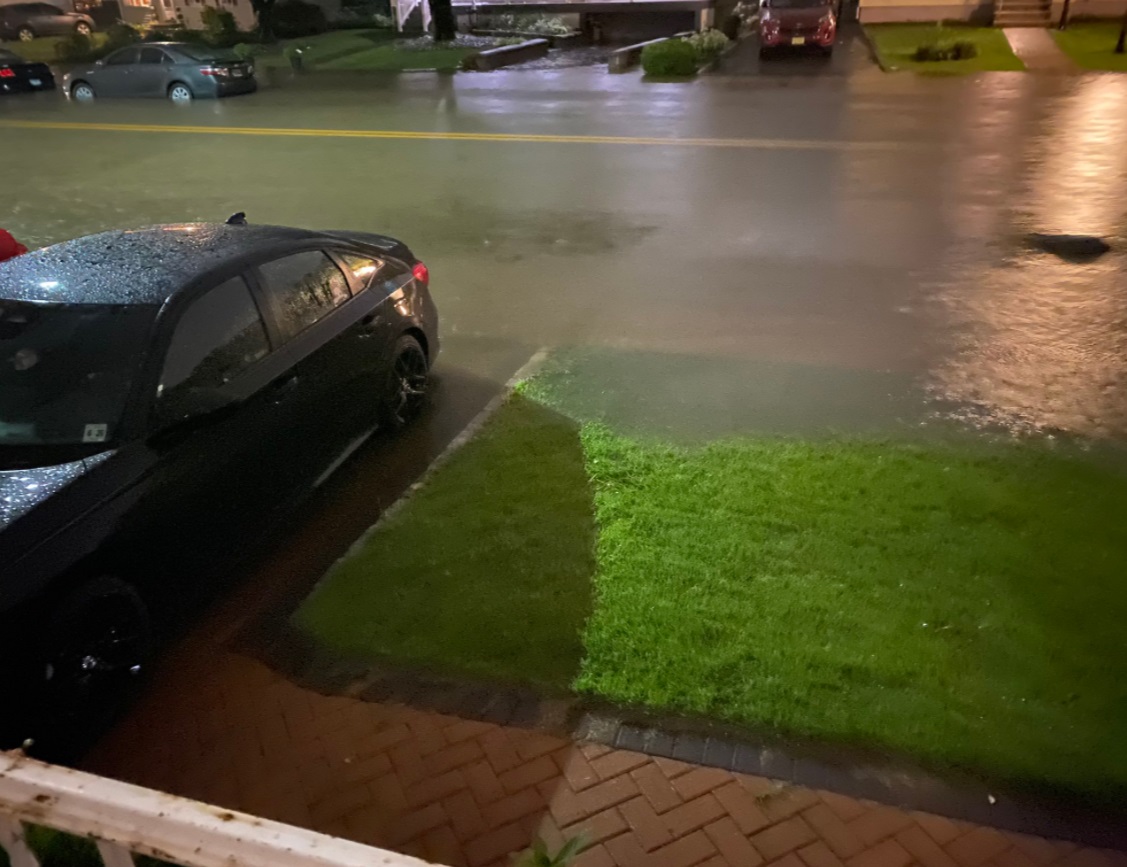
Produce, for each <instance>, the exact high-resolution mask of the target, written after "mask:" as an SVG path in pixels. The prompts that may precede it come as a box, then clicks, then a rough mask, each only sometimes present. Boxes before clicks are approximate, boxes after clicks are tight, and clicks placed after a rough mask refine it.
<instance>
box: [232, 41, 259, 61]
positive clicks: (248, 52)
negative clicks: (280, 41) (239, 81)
mask: <svg viewBox="0 0 1127 867" xmlns="http://www.w3.org/2000/svg"><path fill="white" fill-rule="evenodd" d="M231 50H232V51H234V52H235V56H236V57H238V58H239V60H254V58H255V57H257V56H258V55H259V54H261V53H262V51H263V47H262V46H261V45H254V44H252V43H249V42H240V43H238V44H237V45H235V46H234V47H233V48H232V49H231Z"/></svg>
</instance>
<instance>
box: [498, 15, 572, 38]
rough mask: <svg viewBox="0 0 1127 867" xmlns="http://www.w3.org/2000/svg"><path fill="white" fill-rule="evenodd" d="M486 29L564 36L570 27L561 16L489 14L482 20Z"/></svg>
mask: <svg viewBox="0 0 1127 867" xmlns="http://www.w3.org/2000/svg"><path fill="white" fill-rule="evenodd" d="M483 26H484V27H485V29H487V30H511V31H513V32H514V33H534V34H536V35H537V36H566V35H567V34H569V33H571V28H570V27H568V26H567V24H566V23H564V20H563V19H562V18H559V17H556V16H553V15H528V14H526V15H514V14H512V13H505V14H501V15H491V16H489V18H488V21H487V22H483Z"/></svg>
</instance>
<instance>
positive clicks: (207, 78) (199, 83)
mask: <svg viewBox="0 0 1127 867" xmlns="http://www.w3.org/2000/svg"><path fill="white" fill-rule="evenodd" d="M63 86H64V88H65V89H66V93H67V95H68V96H70V97H72V98H73V99H75V100H77V101H78V102H90V101H91V100H93V99H94V98H95V97H99V96H159V97H166V98H168V99H171V100H172V101H173V102H190V101H191V100H193V99H196V98H199V97H218V96H234V95H235V94H239V93H254V92H255V91H256V90H258V82H257V81H256V80H255V77H254V67H253V66H252V65H251V64H250V63H248V62H246V61H245V60H240V59H239V58H238V57H236V56H235V55H234V54H233V53H231V52H229V51H224V50H223V49H218V48H208V47H206V46H202V45H187V44H182V43H179V42H153V43H146V44H143V45H130V46H129V47H128V48H121V49H119V50H117V51H115V52H114V53H113V54H110V55H109V56H108V57H105V58H103V59H102V60H99V61H98V62H97V63H94V64H91V65H90V66H85V67H81V68H79V69H74V70H72V71H70V72H68V73H67V74H66V77H65V78H64V79H63Z"/></svg>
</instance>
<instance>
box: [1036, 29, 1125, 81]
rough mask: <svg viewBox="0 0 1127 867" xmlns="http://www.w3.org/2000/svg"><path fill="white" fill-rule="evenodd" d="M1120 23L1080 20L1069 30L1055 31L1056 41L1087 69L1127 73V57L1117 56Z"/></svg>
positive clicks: (1066, 52)
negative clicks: (1116, 45)
mask: <svg viewBox="0 0 1127 867" xmlns="http://www.w3.org/2000/svg"><path fill="white" fill-rule="evenodd" d="M1119 27H1120V22H1118V21H1079V22H1075V23H1073V24H1069V25H1068V29H1067V30H1065V31H1063V32H1062V31H1060V30H1053V31H1052V34H1053V38H1054V39H1056V41H1057V45H1059V46H1060V47H1061V50H1062V51H1063V52H1064V53H1065V54H1067V55H1068V56H1069V57H1071V58H1072V59H1073V60H1074V61H1076V64H1077V66H1081V67H1083V68H1084V69H1108V70H1112V71H1114V72H1127V54H1116V53H1115V43H1116V40H1117V39H1118V38H1119Z"/></svg>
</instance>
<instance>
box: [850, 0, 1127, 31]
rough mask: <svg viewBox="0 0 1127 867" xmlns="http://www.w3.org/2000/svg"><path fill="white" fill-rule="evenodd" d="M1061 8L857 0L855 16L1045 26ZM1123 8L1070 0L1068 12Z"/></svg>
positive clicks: (974, 0) (1041, 2)
mask: <svg viewBox="0 0 1127 867" xmlns="http://www.w3.org/2000/svg"><path fill="white" fill-rule="evenodd" d="M1063 9H1064V0H860V2H859V5H858V17H859V18H860V20H861V21H862V22H863V23H865V24H879V23H882V22H887V21H972V22H974V23H977V24H993V23H999V24H1001V23H1002V22H1006V23H1007V24H1008V23H1016V24H1030V25H1038V26H1043V27H1048V26H1051V25H1054V24H1057V23H1059V22H1060V17H1061V13H1062V11H1063ZM1124 11H1127V0H1071V2H1070V8H1069V16H1070V17H1072V18H1075V17H1079V16H1092V17H1099V18H1113V17H1116V16H1120V15H1122V14H1123V13H1124ZM999 13H1001V14H999ZM996 19H997V20H996Z"/></svg>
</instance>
